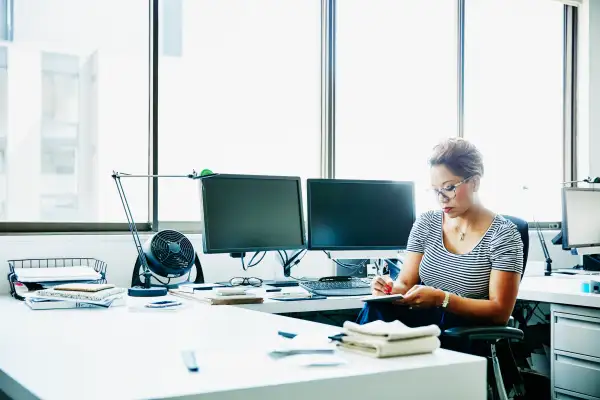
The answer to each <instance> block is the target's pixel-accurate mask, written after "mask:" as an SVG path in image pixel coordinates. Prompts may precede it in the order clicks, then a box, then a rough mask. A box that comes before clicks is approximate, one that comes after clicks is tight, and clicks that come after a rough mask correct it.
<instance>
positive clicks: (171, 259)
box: [150, 230, 195, 268]
mask: <svg viewBox="0 0 600 400" xmlns="http://www.w3.org/2000/svg"><path fill="white" fill-rule="evenodd" d="M150 248H151V250H152V254H153V255H154V256H155V257H156V259H157V260H158V261H159V262H160V263H161V264H162V265H164V266H165V267H168V268H188V267H189V266H190V265H191V264H192V263H193V262H194V257H195V253H194V247H193V246H192V243H191V242H190V240H189V239H188V238H187V237H185V236H184V235H183V234H181V233H180V232H177V231H172V230H164V231H160V232H158V233H157V234H156V235H155V236H154V238H153V239H152V243H151V246H150Z"/></svg>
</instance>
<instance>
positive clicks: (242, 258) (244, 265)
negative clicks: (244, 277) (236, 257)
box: [240, 254, 248, 271]
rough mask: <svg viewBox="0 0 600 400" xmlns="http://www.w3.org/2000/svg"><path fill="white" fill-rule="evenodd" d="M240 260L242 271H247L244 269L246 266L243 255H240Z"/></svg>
mask: <svg viewBox="0 0 600 400" xmlns="http://www.w3.org/2000/svg"><path fill="white" fill-rule="evenodd" d="M240 260H241V261H242V269H243V270H244V271H247V270H248V269H247V268H246V264H244V255H243V254H242V256H241V257H240Z"/></svg>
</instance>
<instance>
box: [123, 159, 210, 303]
mask: <svg viewBox="0 0 600 400" xmlns="http://www.w3.org/2000/svg"><path fill="white" fill-rule="evenodd" d="M216 175H217V174H215V173H213V172H212V171H210V170H208V169H205V170H203V171H202V172H201V173H200V174H197V173H196V171H193V172H192V173H191V174H188V175H132V174H127V173H124V172H115V171H113V174H112V178H113V179H114V180H115V184H116V185H117V191H118V192H119V196H120V198H121V203H122V204H123V209H124V210H125V216H126V217H127V224H128V225H129V231H130V232H131V235H132V237H133V242H134V244H135V247H136V250H137V253H138V262H139V263H140V264H141V267H142V270H143V276H144V282H143V286H142V287H131V288H130V289H129V291H128V293H129V295H130V296H133V297H154V296H164V295H166V294H167V288H166V287H152V285H151V282H150V280H151V278H152V272H151V267H150V266H149V265H148V259H147V257H146V251H145V249H144V247H143V246H142V242H141V240H140V237H139V234H138V231H137V228H136V226H135V223H134V221H133V214H132V213H131V209H130V208H129V202H128V201H127V196H126V195H125V191H124V190H123V184H122V183H121V179H122V178H187V179H194V180H195V179H207V178H211V177H213V176H216ZM159 233H160V232H159ZM167 233H168V234H169V236H171V237H172V235H173V232H167ZM175 233H178V232H175ZM181 237H183V235H181ZM183 238H185V237H183ZM168 250H169V251H170V252H174V253H179V252H181V251H182V249H181V246H179V243H175V242H173V243H169V248H168ZM190 268H191V266H190ZM155 269H157V272H158V273H159V274H164V271H165V270H167V269H168V267H166V266H162V265H159V266H157V267H156V268H155Z"/></svg>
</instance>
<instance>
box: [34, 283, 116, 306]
mask: <svg viewBox="0 0 600 400" xmlns="http://www.w3.org/2000/svg"><path fill="white" fill-rule="evenodd" d="M125 296H126V290H125V289H123V288H118V287H115V286H114V285H110V284H99V283H71V284H64V285H57V286H54V287H52V288H50V289H42V290H38V291H36V292H34V293H33V294H31V295H29V296H27V297H26V298H25V304H27V305H28V306H29V307H30V308H31V309H33V310H50V309H58V308H109V307H111V306H112V307H114V306H119V305H124V304H125Z"/></svg>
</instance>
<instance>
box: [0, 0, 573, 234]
mask: <svg viewBox="0 0 600 400" xmlns="http://www.w3.org/2000/svg"><path fill="white" fill-rule="evenodd" d="M313 1H316V0H313ZM454 1H455V3H456V10H457V12H456V15H455V17H456V25H457V31H456V51H457V55H458V57H457V66H456V68H457V69H456V71H457V75H458V99H457V100H458V103H457V109H456V112H457V114H458V115H457V116H458V136H459V137H462V136H463V134H464V130H463V127H464V125H463V123H464V113H465V110H464V79H465V76H464V39H465V31H464V23H465V2H466V0H454ZM12 2H13V0H0V19H1V20H0V39H4V40H7V41H12V40H13V32H14V25H13V15H12ZM148 3H149V12H148V19H149V23H150V30H149V32H148V46H149V50H150V55H149V60H148V68H149V77H150V78H149V82H148V84H149V89H150V96H149V99H148V165H147V171H148V174H152V175H158V173H159V172H158V151H159V147H158V137H159V134H160V133H159V130H158V109H159V106H160V102H159V93H158V80H159V68H158V64H159V58H160V56H161V55H160V49H161V45H160V44H161V41H162V37H161V36H160V34H159V18H160V15H159V14H160V9H161V7H160V1H159V0H148ZM577 16H578V9H577V7H576V6H573V5H567V4H565V5H564V27H563V29H564V35H563V37H564V42H563V49H564V51H563V54H564V55H563V63H564V68H563V70H564V75H563V96H564V101H563V107H564V109H563V149H564V163H563V165H564V171H563V175H564V180H565V182H567V181H573V180H574V177H575V176H576V155H577V142H576V130H577V120H576V118H577V117H576V116H577V112H576V110H577V104H576V98H577V96H576V95H577V93H576V87H577V74H576V71H577V68H576V67H577V51H576V50H577V43H578V38H577V30H578V17H577ZM336 21H337V0H321V149H320V150H321V160H320V164H321V165H320V170H321V176H320V177H321V178H334V177H335V156H336V154H335V150H336V148H335V134H336V131H335V104H336V96H335V95H336V90H335V81H336V79H335V78H336ZM158 180H159V179H158V178H151V179H149V184H148V200H149V202H148V210H147V211H148V214H147V215H148V217H147V221H142V222H139V221H138V222H136V227H137V230H138V231H139V232H156V231H159V230H160V229H167V228H169V229H178V230H179V231H181V232H184V233H201V223H200V221H161V220H160V218H159V217H160V216H159V214H158V191H159V184H158V183H159V182H158ZM115 195H116V194H115ZM529 225H530V227H531V228H533V227H535V226H540V227H541V229H551V230H556V229H560V226H561V222H560V221H541V222H537V223H533V222H530V223H529ZM124 232H129V226H128V224H127V223H126V222H122V223H120V222H119V223H110V222H67V223H59V222H42V221H39V222H11V221H9V222H0V235H15V234H16V235H20V234H55V233H61V234H75V233H84V234H123V233H124Z"/></svg>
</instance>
